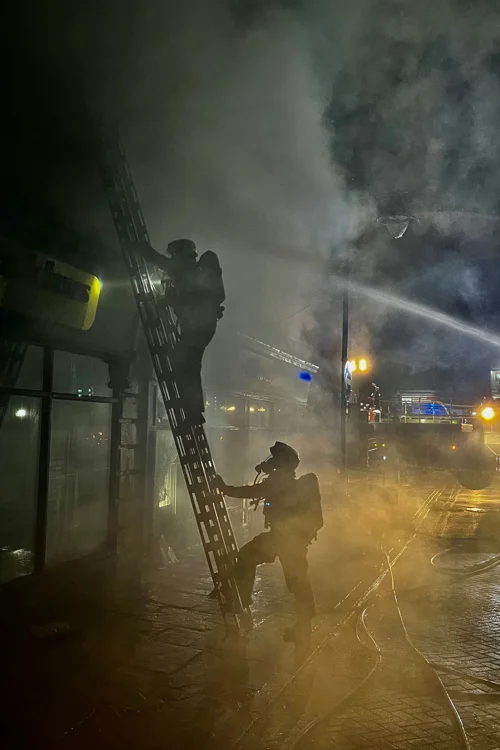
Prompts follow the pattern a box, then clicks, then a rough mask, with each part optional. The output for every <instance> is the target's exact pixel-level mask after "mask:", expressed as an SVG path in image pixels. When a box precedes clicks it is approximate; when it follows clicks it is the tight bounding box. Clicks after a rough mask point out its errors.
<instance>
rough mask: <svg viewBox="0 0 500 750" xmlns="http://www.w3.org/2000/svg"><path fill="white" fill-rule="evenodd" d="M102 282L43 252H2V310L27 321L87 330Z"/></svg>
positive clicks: (0, 291) (0, 298) (0, 295)
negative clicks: (27, 319) (32, 320)
mask: <svg viewBox="0 0 500 750" xmlns="http://www.w3.org/2000/svg"><path fill="white" fill-rule="evenodd" d="M100 292H101V283H100V281H99V279H98V278H97V277H96V276H93V275H92V274H89V273H86V272H85V271H80V270H79V269H78V268H75V267H74V266H70V265H68V264H67V263H62V262H61V261H58V260H55V259H54V258H50V257H48V256H47V255H41V254H40V253H31V252H30V253H25V252H23V251H19V252H16V253H15V254H14V252H13V251H12V250H10V251H8V252H4V251H1V250H0V307H2V308H3V309H4V310H9V311H10V312H13V313H17V314H18V315H22V316H23V317H27V318H35V319H36V320H39V321H44V322H47V323H52V324H59V325H64V326H69V327H70V328H77V329H79V330H82V331H87V330H88V329H89V328H91V326H92V324H93V323H94V320H95V316H96V312H97V305H98V302H99V295H100Z"/></svg>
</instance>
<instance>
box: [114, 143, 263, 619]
mask: <svg viewBox="0 0 500 750" xmlns="http://www.w3.org/2000/svg"><path fill="white" fill-rule="evenodd" d="M101 146H102V148H101V159H100V162H101V163H100V173H101V179H102V181H103V183H104V187H105V190H106V193H107V198H108V203H109V207H110V211H111V214H112V217H113V222H114V225H115V229H116V233H117V235H118V240H119V243H120V246H121V249H122V253H123V257H124V260H125V263H126V266H127V270H128V273H129V276H130V280H131V283H132V289H133V292H134V296H135V300H136V303H137V308H138V311H139V315H140V319H141V322H142V325H143V329H144V333H145V336H146V340H147V344H148V347H149V351H150V353H151V358H152V361H153V366H154V370H155V373H156V377H157V379H158V384H159V386H160V390H161V394H162V397H163V401H164V404H165V409H166V412H167V416H168V420H169V423H170V427H171V429H172V434H173V437H174V440H175V445H176V448H177V452H178V454H179V459H180V463H181V466H182V471H183V473H184V478H185V480H186V485H187V489H188V492H189V496H190V499H191V504H192V507H193V511H194V515H195V518H196V522H197V524H198V530H199V532H200V536H201V540H202V544H203V548H204V551H205V555H206V558H207V562H208V566H209V569H210V573H211V575H212V579H213V582H214V586H215V591H216V592H217V596H218V600H219V604H220V607H221V610H222V614H223V617H224V620H225V622H226V625H227V626H228V627H233V628H234V627H236V628H238V627H239V625H240V624H242V621H243V622H244V623H248V618H249V617H250V615H249V612H248V610H243V608H242V606H241V600H240V596H239V592H238V588H237V585H236V583H235V580H234V576H233V570H234V564H235V562H236V556H237V553H238V547H237V544H236V540H235V538H234V534H233V530H232V527H231V521H230V519H229V514H228V511H227V507H226V503H225V501H224V497H223V495H222V494H221V493H220V492H219V491H215V490H214V489H213V484H212V480H213V479H214V478H215V474H216V472H215V466H214V462H213V460H212V456H211V454H210V448H209V445H208V441H207V438H206V435H205V430H204V429H203V426H202V425H201V424H200V425H195V426H193V425H192V424H190V423H189V421H188V420H187V419H186V412H185V409H184V406H183V403H182V398H181V396H180V393H179V388H178V386H177V383H176V381H175V375H174V373H173V370H172V364H171V362H172V354H173V352H174V348H175V345H176V340H177V326H176V323H175V322H174V318H173V315H172V312H171V310H170V308H168V307H167V306H165V305H158V304H157V300H156V296H155V292H154V289H153V286H152V283H151V279H150V276H149V273H148V268H147V265H146V262H145V261H144V259H143V258H142V257H141V255H140V253H138V252H135V251H134V246H135V248H137V246H139V245H141V244H143V243H145V242H146V243H148V244H149V237H148V232H147V229H146V224H145V221H144V216H143V214H142V210H141V207H140V205H139V200H138V197H137V193H136V191H135V186H134V183H133V179H132V176H131V173H130V170H129V167H128V163H127V159H126V156H125V153H124V150H123V147H122V145H121V142H120V139H119V136H118V134H116V135H115V134H114V133H113V132H112V131H111V130H110V131H109V132H105V133H103V132H102V133H101Z"/></svg>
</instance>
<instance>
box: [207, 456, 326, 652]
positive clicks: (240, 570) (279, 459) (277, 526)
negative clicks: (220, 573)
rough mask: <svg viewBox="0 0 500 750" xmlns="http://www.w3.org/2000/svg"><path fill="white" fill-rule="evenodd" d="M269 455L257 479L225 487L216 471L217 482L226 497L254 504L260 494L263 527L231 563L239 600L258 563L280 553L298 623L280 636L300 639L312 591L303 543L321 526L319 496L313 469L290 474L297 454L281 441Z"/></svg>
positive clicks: (248, 595) (246, 597) (247, 592)
mask: <svg viewBox="0 0 500 750" xmlns="http://www.w3.org/2000/svg"><path fill="white" fill-rule="evenodd" d="M270 451H271V456H270V457H269V458H268V459H267V460H266V461H264V462H263V463H262V464H259V465H258V466H256V467H255V470H256V471H257V472H258V473H259V474H260V473H263V474H265V475H267V478H266V479H264V480H263V481H262V482H259V483H254V484H253V485H246V486H243V487H230V486H228V485H226V483H225V482H224V480H223V479H222V478H221V477H220V476H218V477H217V478H216V486H217V488H218V489H219V490H220V491H221V492H223V493H224V494H225V495H229V497H239V498H252V499H253V500H254V505H255V506H257V505H258V503H259V501H260V500H264V517H265V523H266V528H267V529H268V530H267V531H264V532H263V533H262V534H259V535H258V536H256V537H254V538H253V539H252V540H251V541H250V542H248V543H247V544H245V545H244V546H243V547H242V548H241V549H240V551H239V554H238V562H237V564H236V568H235V579H236V581H237V583H238V588H239V591H240V596H241V600H242V605H243V606H244V607H248V606H250V604H251V603H252V590H253V586H254V582H255V573H256V568H257V565H260V564H261V563H265V562H274V560H275V559H276V558H277V557H279V559H280V562H281V565H282V567H283V573H284V575H285V582H286V586H287V588H288V590H289V591H290V593H292V594H293V595H294V597H295V601H296V607H297V624H296V625H295V626H294V627H293V628H287V630H286V631H285V634H284V636H285V640H294V641H297V640H300V638H301V636H304V635H308V634H310V632H311V620H312V618H313V617H314V615H315V612H316V610H315V605H314V594H313V591H312V588H311V583H310V581H309V576H308V573H307V569H308V563H307V548H308V546H309V544H310V543H311V542H312V540H313V539H315V538H316V534H317V532H318V531H319V529H320V528H321V527H322V526H323V517H322V512H321V496H320V492H319V485H318V479H317V477H316V475H315V474H306V475H305V476H303V477H300V479H296V478H295V469H296V468H297V466H298V465H299V462H300V459H299V456H298V454H297V452H296V451H295V450H294V449H293V448H291V447H290V446H289V445H286V444H285V443H280V442H277V443H275V444H274V445H273V446H272V448H270Z"/></svg>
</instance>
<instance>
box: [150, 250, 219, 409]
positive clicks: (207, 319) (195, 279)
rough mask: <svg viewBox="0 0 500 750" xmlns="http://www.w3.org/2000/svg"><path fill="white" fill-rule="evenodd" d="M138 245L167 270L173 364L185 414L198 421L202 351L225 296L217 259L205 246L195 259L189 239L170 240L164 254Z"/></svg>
mask: <svg viewBox="0 0 500 750" xmlns="http://www.w3.org/2000/svg"><path fill="white" fill-rule="evenodd" d="M138 250H139V252H140V253H141V255H142V256H143V257H144V258H145V260H147V261H148V262H150V263H153V264H154V265H156V266H157V267H158V268H159V269H161V270H162V271H164V272H165V273H166V274H167V275H168V282H167V286H166V291H165V302H166V304H167V305H169V307H171V308H172V310H173V311H174V313H175V316H176V318H177V323H178V326H179V340H178V342H177V346H176V350H175V355H174V362H173V363H172V364H173V367H174V371H175V376H176V380H177V383H178V386H179V390H180V394H181V398H182V400H183V402H184V409H185V411H186V415H187V417H188V419H190V421H193V422H194V423H195V424H197V423H200V424H203V423H204V422H205V418H204V416H203V412H204V411H205V400H204V398H203V386H202V382H201V365H202V360H203V354H204V352H205V349H206V348H207V346H208V345H209V343H210V342H211V340H212V339H213V337H214V335H215V331H216V329H217V322H218V321H219V320H220V319H221V318H222V315H223V312H224V308H223V307H222V303H223V302H224V300H225V299H226V293H225V290H224V283H223V281H222V270H221V267H220V264H219V259H218V258H217V255H216V254H215V253H213V252H212V251H210V250H209V251H207V252H205V253H203V255H202V256H201V257H200V259H199V260H197V256H198V254H197V252H196V245H195V243H194V242H193V241H192V240H188V239H180V240H174V241H173V242H171V243H170V244H169V245H168V247H167V253H168V256H165V255H162V254H161V253H157V252H156V250H153V248H152V247H150V246H149V245H147V244H145V245H141V246H140V247H139V248H138Z"/></svg>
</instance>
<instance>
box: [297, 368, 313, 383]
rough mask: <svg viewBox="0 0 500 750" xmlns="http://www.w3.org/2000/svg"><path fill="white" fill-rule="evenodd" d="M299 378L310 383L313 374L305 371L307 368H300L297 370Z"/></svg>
mask: <svg viewBox="0 0 500 750" xmlns="http://www.w3.org/2000/svg"><path fill="white" fill-rule="evenodd" d="M299 378H300V380H305V381H306V383H310V382H311V380H312V379H313V376H312V375H311V373H310V372H307V370H301V371H300V372H299Z"/></svg>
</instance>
